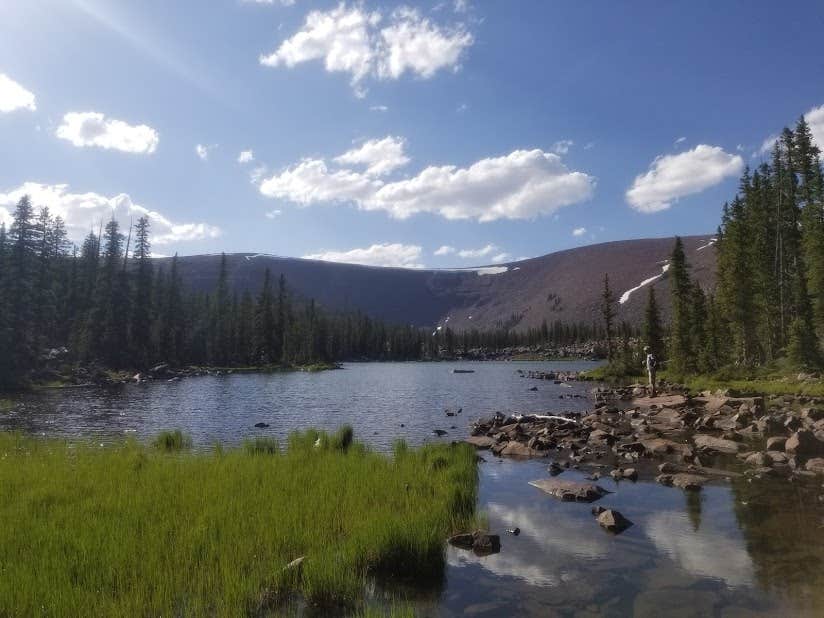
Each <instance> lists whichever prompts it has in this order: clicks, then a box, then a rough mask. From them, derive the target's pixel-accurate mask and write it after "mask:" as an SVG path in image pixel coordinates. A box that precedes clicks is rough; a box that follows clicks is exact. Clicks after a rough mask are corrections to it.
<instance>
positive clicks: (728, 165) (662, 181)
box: [626, 144, 744, 213]
mask: <svg viewBox="0 0 824 618" xmlns="http://www.w3.org/2000/svg"><path fill="white" fill-rule="evenodd" d="M743 167H744V161H743V160H742V159H741V157H740V156H739V155H733V154H729V153H727V152H725V151H724V149H723V148H721V147H719V146H708V145H706V144H699V145H698V146H696V147H695V148H693V149H692V150H687V151H685V152H681V153H679V154H674V155H666V156H661V157H658V158H656V159H655V161H653V162H652V165H650V169H649V171H647V172H646V173H645V174H640V175H639V176H637V177H636V178H635V182H633V184H632V187H631V188H630V189H629V190H628V191H627V193H626V198H627V202H628V203H629V205H630V206H631V207H632V208H634V209H635V210H637V211H639V212H643V213H653V212H659V211H661V210H667V209H668V208H670V207H671V206H672V204H673V202H675V201H677V200H678V199H679V198H681V197H684V196H687V195H693V194H695V193H700V192H701V191H704V190H705V189H708V188H710V187H712V186H715V185H717V184H718V183H720V182H721V181H723V180H724V179H725V178H728V177H730V176H737V175H738V174H740V173H741V170H742V169H743Z"/></svg>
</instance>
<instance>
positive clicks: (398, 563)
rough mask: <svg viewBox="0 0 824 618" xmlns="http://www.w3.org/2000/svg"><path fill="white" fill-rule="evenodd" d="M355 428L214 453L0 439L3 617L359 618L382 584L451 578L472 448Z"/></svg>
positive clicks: (472, 493) (472, 484)
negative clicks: (330, 612)
mask: <svg viewBox="0 0 824 618" xmlns="http://www.w3.org/2000/svg"><path fill="white" fill-rule="evenodd" d="M350 431H351V430H346V429H344V430H342V431H341V432H339V433H338V434H335V435H333V436H331V437H330V436H327V435H326V434H323V433H320V432H317V431H313V430H309V431H306V432H303V433H294V434H292V435H291V436H290V437H289V440H288V445H287V446H286V447H285V448H281V447H279V446H278V445H277V444H276V443H275V442H272V441H265V440H262V439H259V440H256V441H254V442H250V443H247V444H246V445H245V446H244V447H240V448H234V449H228V448H227V449H223V448H219V447H218V448H215V449H213V450H212V451H209V452H206V451H195V452H179V451H175V452H166V451H165V450H158V449H155V448H152V447H147V446H144V445H141V444H138V443H136V442H126V443H123V444H120V445H117V446H112V447H95V446H93V445H91V444H79V443H65V442H61V441H57V440H38V439H36V438H31V437H25V436H22V435H19V434H8V433H0V521H2V526H0V616H31V615H57V616H70V615H99V616H160V615H164V616H167V615H186V616H201V615H209V616H213V615H217V616H236V615H243V614H259V613H264V612H266V611H279V610H278V608H283V607H284V606H282V605H281V604H282V603H284V602H286V601H288V600H289V599H293V598H294V595H295V594H298V595H300V596H303V597H304V598H305V599H306V600H307V601H308V602H309V603H311V604H314V605H318V606H331V607H334V608H338V609H340V608H346V609H347V610H348V611H352V612H354V611H364V610H367V609H368V608H366V606H365V605H364V603H363V600H364V598H365V596H366V595H365V590H366V589H367V585H368V582H369V580H370V578H372V577H377V578H380V579H381V580H383V579H385V578H390V579H391V578H392V577H414V578H415V579H416V580H426V579H427V578H435V579H438V578H441V577H442V576H443V571H444V566H445V549H444V540H445V538H446V537H447V536H448V535H449V534H451V533H452V532H455V531H458V530H466V529H469V528H471V527H472V526H473V525H474V524H475V520H474V517H475V515H474V508H475V499H476V492H477V469H476V463H475V452H474V450H473V449H471V448H469V447H467V446H466V445H455V446H450V445H430V446H424V447H421V448H419V449H411V448H408V447H407V446H406V445H405V444H403V443H402V442H399V443H397V444H396V445H395V451H394V455H393V456H386V455H382V454H378V453H374V452H372V451H370V450H369V449H367V448H366V447H365V446H363V445H362V444H360V443H358V442H353V441H351V433H350ZM169 435H174V434H169ZM347 435H348V436H349V437H348V438H347ZM175 441H177V439H176V438H175ZM183 441H184V442H185V437H183ZM162 442H163V444H165V443H166V439H165V438H164V440H163V441H162ZM316 444H318V446H316ZM344 444H346V446H345V447H344ZM250 445H253V446H250ZM300 556H305V561H304V562H303V565H302V567H301V568H300V569H297V570H291V571H285V570H284V567H285V565H286V564H288V563H289V562H290V561H292V560H294V559H295V558H298V557H300ZM400 601H402V599H400ZM338 609H336V610H335V611H338Z"/></svg>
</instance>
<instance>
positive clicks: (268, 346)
mask: <svg viewBox="0 0 824 618" xmlns="http://www.w3.org/2000/svg"><path fill="white" fill-rule="evenodd" d="M273 305H274V298H273V296H272V274H271V272H270V271H269V269H268V268H267V269H266V271H265V272H264V273H263V287H262V288H261V290H260V295H259V296H258V301H257V306H256V308H255V350H256V351H255V356H256V359H257V360H256V362H258V363H262V364H267V363H272V362H275V361H276V360H277V359H278V358H280V354H281V347H280V345H279V344H278V343H277V341H276V336H277V333H276V328H275V314H274V307H273Z"/></svg>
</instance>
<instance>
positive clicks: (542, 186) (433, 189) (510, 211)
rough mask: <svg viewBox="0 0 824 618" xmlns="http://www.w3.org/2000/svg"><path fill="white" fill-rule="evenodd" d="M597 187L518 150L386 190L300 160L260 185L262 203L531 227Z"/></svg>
mask: <svg viewBox="0 0 824 618" xmlns="http://www.w3.org/2000/svg"><path fill="white" fill-rule="evenodd" d="M594 185H595V179H594V178H593V177H591V176H589V175H587V174H584V173H583V172H573V171H570V170H569V169H567V168H566V166H564V165H563V163H562V162H561V159H560V157H559V156H558V155H556V154H553V153H548V152H543V151H541V150H515V151H513V152H511V153H510V154H508V155H506V156H503V157H494V158H488V159H481V160H480V161H477V162H475V163H473V164H472V165H470V166H469V167H466V168H459V167H456V166H454V165H443V166H430V167H427V168H425V169H424V170H423V171H421V172H420V173H419V174H418V175H417V176H413V177H411V178H407V179H402V180H397V181H390V182H384V181H382V180H380V179H378V178H373V177H371V176H369V175H368V174H363V173H360V172H357V171H353V170H350V169H340V170H330V169H329V168H328V166H327V165H326V162H325V161H324V160H323V159H304V160H303V161H301V162H300V163H298V164H297V165H295V166H293V167H290V168H287V169H286V170H283V171H281V172H278V173H276V174H274V175H273V176H271V177H269V178H268V179H266V180H264V181H263V182H262V183H261V184H260V191H261V193H263V194H264V195H266V196H269V197H274V198H280V199H286V200H289V201H291V202H294V203H296V204H300V205H303V206H307V205H310V204H316V203H324V202H327V203H346V202H349V203H354V204H356V205H357V206H358V207H359V208H361V209H363V210H383V211H385V212H388V213H389V214H390V215H391V216H392V217H394V218H396V219H406V218H408V217H410V216H412V215H414V214H418V213H433V214H437V215H440V216H442V217H444V218H446V219H450V220H456V219H476V220H478V221H495V220H497V219H530V218H534V217H536V216H539V215H545V214H551V213H553V212H555V211H556V210H558V209H559V208H562V207H564V206H568V205H570V204H575V203H577V202H582V201H585V200H587V199H589V198H590V197H591V196H592V192H593V188H594Z"/></svg>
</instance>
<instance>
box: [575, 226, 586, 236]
mask: <svg viewBox="0 0 824 618" xmlns="http://www.w3.org/2000/svg"><path fill="white" fill-rule="evenodd" d="M586 233H587V228H585V227H576V228H575V229H574V230H572V235H573V236H583V235H584V234H586Z"/></svg>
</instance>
